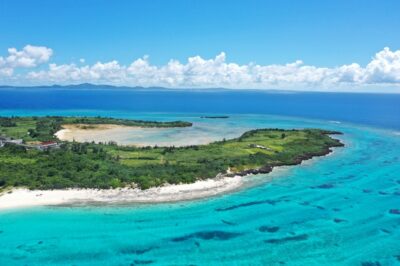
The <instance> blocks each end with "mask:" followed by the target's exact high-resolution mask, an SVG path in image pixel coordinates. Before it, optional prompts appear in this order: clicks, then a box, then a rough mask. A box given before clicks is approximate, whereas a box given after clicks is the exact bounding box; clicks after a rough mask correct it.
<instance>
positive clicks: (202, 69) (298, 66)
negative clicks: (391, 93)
mask: <svg viewBox="0 0 400 266" xmlns="http://www.w3.org/2000/svg"><path fill="white" fill-rule="evenodd" d="M9 54H10V55H9V56H8V57H6V58H1V57H0V76H1V75H2V73H3V72H4V73H3V76H7V75H8V76H12V75H13V73H12V72H13V71H12V70H13V68H15V67H17V66H20V67H22V66H24V67H34V66H37V65H38V64H40V63H44V62H47V61H48V60H49V58H50V56H51V54H52V50H51V49H49V48H46V47H33V46H26V47H25V48H24V49H23V50H22V51H16V50H15V49H9ZM11 62H12V63H11ZM79 62H80V64H79V65H76V64H59V65H58V64H54V63H50V64H49V66H48V69H46V70H34V71H31V72H29V73H28V74H26V75H23V76H19V77H18V78H19V79H20V80H23V82H25V83H28V84H54V83H59V84H70V83H74V84H76V83H84V82H91V83H97V84H111V85H127V86H165V87H177V88H179V87H181V88H185V87H186V88H188V87H198V88H201V87H226V88H265V89H270V88H279V89H320V90H322V89H326V90H336V89H337V88H341V87H345V88H360V87H361V88H363V87H368V86H371V85H372V86H378V87H379V86H382V85H385V86H387V85H390V86H391V87H393V86H394V87H396V88H399V89H400V50H398V51H391V50H390V49H389V48H384V49H383V50H382V51H380V52H378V53H377V54H376V55H375V56H374V57H373V58H372V59H371V61H370V62H369V63H368V64H367V65H366V66H365V67H362V66H360V65H359V64H357V63H352V64H349V65H342V66H338V67H332V68H328V67H317V66H312V65H306V64H304V63H303V62H302V61H300V60H298V61H295V62H293V63H288V64H283V65H278V64H276V65H274V64H273V65H259V64H254V63H249V64H237V63H233V62H227V59H226V54H225V53H223V52H222V53H220V54H219V55H217V56H216V57H215V58H211V59H204V58H202V57H200V56H193V57H189V58H188V59H187V61H186V62H184V63H182V62H179V61H177V60H170V61H169V62H168V63H167V64H165V65H162V66H156V65H152V64H151V63H150V61H149V57H148V56H144V57H142V58H139V59H136V60H134V61H133V62H132V63H131V64H129V65H121V64H120V63H119V62H118V61H116V60H113V61H110V62H97V63H95V64H93V65H88V64H86V65H83V64H84V62H85V61H84V59H83V60H82V59H81V60H79ZM10 69H11V70H10Z"/></svg>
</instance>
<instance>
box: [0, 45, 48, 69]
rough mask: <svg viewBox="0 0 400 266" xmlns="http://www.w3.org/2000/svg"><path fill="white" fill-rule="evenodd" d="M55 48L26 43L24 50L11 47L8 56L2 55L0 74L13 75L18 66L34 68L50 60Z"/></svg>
mask: <svg viewBox="0 0 400 266" xmlns="http://www.w3.org/2000/svg"><path fill="white" fill-rule="evenodd" d="M52 54H53V50H52V49H50V48H47V47H44V46H33V45H26V46H25V47H24V48H23V49H22V50H19V51H18V50H17V49H16V48H9V49H8V55H7V56H6V57H0V76H1V75H3V76H11V75H12V74H13V73H14V69H16V68H32V67H36V66H38V65H40V64H43V63H46V62H48V61H49V59H50V57H51V56H52Z"/></svg>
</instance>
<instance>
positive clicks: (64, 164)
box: [0, 118, 342, 189]
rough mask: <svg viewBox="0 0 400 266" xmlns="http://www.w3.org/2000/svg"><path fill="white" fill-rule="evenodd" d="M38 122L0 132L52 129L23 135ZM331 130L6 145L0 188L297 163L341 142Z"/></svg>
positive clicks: (148, 179) (161, 178)
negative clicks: (164, 141) (187, 141)
mask: <svg viewBox="0 0 400 266" xmlns="http://www.w3.org/2000/svg"><path fill="white" fill-rule="evenodd" d="M57 119H60V121H61V122H57V123H59V124H60V123H61V124H63V123H71V121H72V123H74V122H75V121H79V122H76V123H82V122H81V121H80V120H79V119H78V118H57ZM37 121H40V120H36V124H35V120H32V118H26V119H24V118H18V121H17V122H16V125H15V126H11V127H0V130H1V131H0V132H8V133H9V134H10V135H11V136H13V137H21V138H24V139H29V140H40V139H41V138H42V137H43V136H48V135H50V134H51V133H52V132H54V131H53V129H54V127H52V126H48V127H47V131H43V130H42V132H41V133H40V134H39V137H34V136H32V135H29V136H28V137H27V136H26V135H24V132H25V134H26V132H27V130H28V131H29V129H31V128H37V123H38V122H37ZM110 122H112V121H108V122H107V123H110ZM84 123H85V124H88V123H87V122H84ZM152 123H157V122H152ZM173 123H185V122H180V121H178V122H173ZM93 124H94V123H93ZM154 125H155V124H154ZM163 126H165V123H164V124H163ZM335 133H337V132H329V131H324V130H318V129H305V130H279V129H261V130H252V131H248V132H246V133H244V134H243V135H242V136H240V137H238V138H235V139H231V140H224V141H219V142H214V143H211V144H208V145H200V146H188V147H126V146H117V145H115V144H110V145H104V144H94V143H76V142H64V143H63V144H62V145H61V148H60V149H56V150H50V151H46V152H41V151H37V150H25V149H24V148H22V147H18V146H14V145H7V146H6V147H3V148H1V149H0V187H7V186H17V187H18V186H26V187H29V188H31V189H38V188H40V189H54V188H67V187H85V188H115V187H126V186H138V187H140V188H142V189H147V188H149V187H153V186H159V185H162V184H165V183H170V184H177V183H191V182H195V181H196V180H199V179H206V178H214V177H215V176H217V175H218V174H220V173H222V174H227V175H233V174H242V175H244V174H247V173H260V172H262V173H267V172H269V171H271V169H272V167H274V166H277V165H293V164H298V163H299V162H301V161H302V160H303V159H308V158H311V157H313V156H318V155H324V154H327V153H328V152H329V149H330V148H331V147H337V146H342V144H341V143H340V142H339V141H338V140H336V139H333V138H331V137H330V136H329V134H335ZM53 134H54V133H53ZM228 169H229V172H227V171H228Z"/></svg>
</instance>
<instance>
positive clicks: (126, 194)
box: [0, 176, 243, 210]
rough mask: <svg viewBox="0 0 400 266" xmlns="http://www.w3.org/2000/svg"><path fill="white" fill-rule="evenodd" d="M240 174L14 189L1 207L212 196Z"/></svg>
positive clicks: (0, 200) (1, 198)
mask: <svg viewBox="0 0 400 266" xmlns="http://www.w3.org/2000/svg"><path fill="white" fill-rule="evenodd" d="M242 184H243V177H241V176H235V177H220V178H215V179H207V180H200V181H197V182H195V183H192V184H179V185H165V186H162V187H155V188H150V189H147V190H140V189H132V188H120V189H105V190H99V189H66V190H28V189H24V188H17V189H13V190H11V191H9V192H4V193H3V194H2V195H0V210H4V209H16V208H26V207H34V206H56V205H79V204H126V203H161V202H175V201H184V200H192V199H199V198H205V197H211V196H214V195H218V194H221V193H224V192H228V191H233V190H235V189H238V188H239V187H241V186H242Z"/></svg>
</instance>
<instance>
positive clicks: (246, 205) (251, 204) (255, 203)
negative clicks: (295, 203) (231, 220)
mask: <svg viewBox="0 0 400 266" xmlns="http://www.w3.org/2000/svg"><path fill="white" fill-rule="evenodd" d="M277 202H279V200H259V201H250V202H246V203H242V204H238V205H232V206H229V207H226V208H217V209H215V210H216V211H218V212H221V211H231V210H234V209H238V208H243V207H249V206H253V205H259V204H270V205H275V204H276V203H277Z"/></svg>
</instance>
